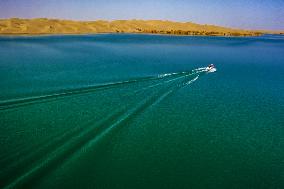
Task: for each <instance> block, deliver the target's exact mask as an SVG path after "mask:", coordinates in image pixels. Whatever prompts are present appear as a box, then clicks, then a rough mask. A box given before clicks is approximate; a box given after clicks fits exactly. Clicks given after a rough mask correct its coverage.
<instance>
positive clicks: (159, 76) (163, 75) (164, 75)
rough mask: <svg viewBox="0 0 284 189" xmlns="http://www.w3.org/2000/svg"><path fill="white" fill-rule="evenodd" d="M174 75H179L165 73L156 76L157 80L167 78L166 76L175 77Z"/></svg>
mask: <svg viewBox="0 0 284 189" xmlns="http://www.w3.org/2000/svg"><path fill="white" fill-rule="evenodd" d="M176 74H179V73H166V74H160V75H158V78H163V77H167V76H171V75H176Z"/></svg>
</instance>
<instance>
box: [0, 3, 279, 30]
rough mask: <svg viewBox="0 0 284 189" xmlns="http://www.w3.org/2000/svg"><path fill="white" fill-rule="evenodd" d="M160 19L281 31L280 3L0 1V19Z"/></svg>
mask: <svg viewBox="0 0 284 189" xmlns="http://www.w3.org/2000/svg"><path fill="white" fill-rule="evenodd" d="M11 17H20V18H37V17H48V18H62V19H74V20H97V19H105V20H114V19H163V20H172V21H182V22H187V21H191V22H196V23H200V24H215V25H221V26H229V27H236V28H246V29H278V30H284V0H155V1H154V0H152V1H150V0H142V1H137V0H0V18H11Z"/></svg>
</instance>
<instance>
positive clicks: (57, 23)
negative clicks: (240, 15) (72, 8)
mask: <svg viewBox="0 0 284 189" xmlns="http://www.w3.org/2000/svg"><path fill="white" fill-rule="evenodd" d="M93 33H94V34H95V33H152V34H169V35H208V36H258V35H262V34H263V33H264V32H261V31H252V30H240V29H231V28H226V27H220V26H214V25H201V24H195V23H191V22H173V21H164V20H114V21H105V20H96V21H73V20H59V19H47V18H35V19H20V18H10V19H0V34H2V35H41V34H93Z"/></svg>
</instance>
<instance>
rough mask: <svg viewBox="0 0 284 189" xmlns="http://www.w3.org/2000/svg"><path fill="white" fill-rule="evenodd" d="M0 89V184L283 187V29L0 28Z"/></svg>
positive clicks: (20, 186)
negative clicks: (57, 32) (182, 32)
mask: <svg viewBox="0 0 284 189" xmlns="http://www.w3.org/2000/svg"><path fill="white" fill-rule="evenodd" d="M211 63H213V64H215V66H216V67H217V72H214V73H208V74H207V73H205V72H203V71H200V70H199V71H198V70H197V69H198V68H203V67H206V66H207V65H208V64H211ZM0 89H1V91H0V145H1V147H0V188H5V187H6V188H98V189H101V188H102V189H108V188H111V189H114V188H147V189H148V188H198V189H200V188H218V189H220V188H226V189H227V188H240V189H244V188H250V189H251V188H255V189H262V188H263V189H264V188H265V189H266V188H284V37H283V36H277V35H265V36H261V37H246V38H238V37H232V38H227V37H197V36H195V37H191V36H162V35H134V34H101V35H77V36H76V35H74V36H72V35H71V36H38V37H9V36H7V37H0Z"/></svg>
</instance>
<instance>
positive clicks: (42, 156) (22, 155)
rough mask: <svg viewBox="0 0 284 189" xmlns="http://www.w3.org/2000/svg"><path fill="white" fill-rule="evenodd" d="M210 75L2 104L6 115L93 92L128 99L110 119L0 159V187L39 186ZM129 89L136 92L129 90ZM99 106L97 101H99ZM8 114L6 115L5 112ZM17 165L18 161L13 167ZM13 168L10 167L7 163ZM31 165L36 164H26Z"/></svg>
mask: <svg viewBox="0 0 284 189" xmlns="http://www.w3.org/2000/svg"><path fill="white" fill-rule="evenodd" d="M206 73H210V72H209V71H208V68H207V67H204V68H198V69H194V70H192V71H188V72H177V73H166V74H161V75H158V76H152V77H143V78H135V79H132V80H127V81H121V82H114V83H106V84H102V85H94V86H87V87H81V88H76V89H67V90H62V91H60V92H57V93H53V94H48V95H41V96H34V97H29V98H22V99H12V100H9V101H2V102H0V111H2V112H5V111H4V110H7V109H13V108H14V109H16V108H25V106H31V105H32V106H36V105H37V104H41V103H48V102H50V101H56V100H59V99H61V100H62V99H65V98H75V97H77V96H80V97H84V96H85V95H87V94H88V95H93V94H95V93H97V92H102V95H104V93H105V92H107V91H110V92H114V93H115V91H116V90H121V89H122V88H127V89H128V88H129V90H127V91H128V92H127V93H126V94H123V95H121V97H120V98H119V101H123V102H125V103H124V105H123V106H117V108H116V109H115V110H113V111H112V113H110V114H109V115H105V116H104V117H103V118H102V119H99V120H97V121H96V120H95V119H93V120H92V119H91V120H88V121H86V123H85V124H82V125H80V126H76V127H73V128H70V129H68V130H66V131H64V132H63V133H62V132H58V133H57V134H55V135H54V136H52V135H51V136H49V138H47V139H46V142H45V143H44V144H41V145H39V146H38V147H37V148H36V150H34V148H35V146H31V147H30V148H29V147H26V148H23V149H22V150H21V151H19V152H17V153H16V152H15V153H11V154H6V156H4V157H2V158H1V159H0V164H1V165H5V167H3V169H2V170H3V171H2V172H1V174H0V180H2V181H5V182H3V183H1V184H0V187H1V188H2V187H4V188H18V187H20V188H30V187H32V185H31V183H32V182H33V181H35V180H39V179H40V178H42V177H44V176H45V175H47V174H48V173H50V172H53V171H54V170H56V169H58V168H59V167H62V165H63V164H66V163H68V162H70V161H73V160H74V159H76V158H78V157H79V156H80V154H81V153H82V149H84V150H83V151H87V150H88V149H93V148H94V146H97V145H98V144H99V143H102V142H103V141H105V139H106V138H107V137H108V136H110V135H111V134H114V133H115V131H116V130H118V129H119V128H122V127H123V126H126V125H128V124H129V123H130V122H131V120H132V119H134V118H136V117H137V116H139V115H140V114H142V113H143V112H144V111H147V110H148V109H149V108H151V107H153V106H156V105H157V104H159V103H160V102H161V101H163V100H165V99H166V98H167V97H169V96H170V95H172V94H174V93H175V92H176V91H178V90H179V89H181V88H183V87H187V86H189V85H191V84H192V83H193V82H195V81H197V80H198V79H199V78H200V77H201V76H202V75H204V74H206ZM133 88H135V89H137V90H132V89H133ZM87 98H88V97H87ZM98 100H99V99H98ZM7 113H9V112H7ZM16 159H17V161H16ZM9 162H13V163H9ZM30 162H34V163H33V164H30Z"/></svg>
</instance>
